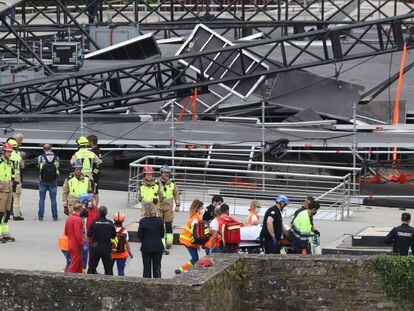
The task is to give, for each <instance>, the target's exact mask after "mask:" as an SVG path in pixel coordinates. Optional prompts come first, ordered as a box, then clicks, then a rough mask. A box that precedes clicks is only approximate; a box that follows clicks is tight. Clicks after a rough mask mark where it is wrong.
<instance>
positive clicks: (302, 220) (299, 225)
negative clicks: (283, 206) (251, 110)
mask: <svg viewBox="0 0 414 311" xmlns="http://www.w3.org/2000/svg"><path fill="white" fill-rule="evenodd" d="M293 225H294V226H295V228H296V229H297V230H298V231H300V233H301V234H307V233H311V231H312V224H311V221H310V216H309V213H308V211H307V210H304V211H302V212H300V213H299V214H298V216H296V218H295V220H294V222H293Z"/></svg>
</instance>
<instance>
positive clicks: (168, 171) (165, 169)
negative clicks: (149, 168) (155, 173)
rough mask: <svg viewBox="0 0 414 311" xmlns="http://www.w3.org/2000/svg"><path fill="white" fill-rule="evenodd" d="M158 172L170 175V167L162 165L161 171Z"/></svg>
mask: <svg viewBox="0 0 414 311" xmlns="http://www.w3.org/2000/svg"><path fill="white" fill-rule="evenodd" d="M160 172H164V173H171V167H169V166H168V165H167V164H164V165H163V166H162V167H161V169H160Z"/></svg>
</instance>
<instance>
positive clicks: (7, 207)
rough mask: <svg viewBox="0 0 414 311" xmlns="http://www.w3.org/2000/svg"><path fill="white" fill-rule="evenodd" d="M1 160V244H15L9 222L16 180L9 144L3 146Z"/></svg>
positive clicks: (11, 148)
mask: <svg viewBox="0 0 414 311" xmlns="http://www.w3.org/2000/svg"><path fill="white" fill-rule="evenodd" d="M1 149H2V155H1V158H0V242H1V243H6V242H14V241H15V239H14V238H13V237H12V236H11V235H10V230H9V225H8V221H9V219H10V213H11V206H12V197H13V195H12V185H13V180H14V170H13V164H12V162H11V161H10V157H11V154H12V152H13V147H12V145H10V144H9V143H5V144H3V146H2V148H1Z"/></svg>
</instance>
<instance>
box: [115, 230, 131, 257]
mask: <svg viewBox="0 0 414 311" xmlns="http://www.w3.org/2000/svg"><path fill="white" fill-rule="evenodd" d="M121 228H122V227H121ZM121 228H119V230H121ZM124 231H125V228H124ZM116 232H117V233H119V231H118V230H117V231H116ZM123 234H125V233H123ZM125 238H126V237H125ZM111 256H112V259H124V258H128V256H129V254H128V250H127V248H126V243H125V250H124V251H123V252H122V253H111Z"/></svg>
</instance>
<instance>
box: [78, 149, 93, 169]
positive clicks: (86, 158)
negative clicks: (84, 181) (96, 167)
mask: <svg viewBox="0 0 414 311" xmlns="http://www.w3.org/2000/svg"><path fill="white" fill-rule="evenodd" d="M75 156H76V158H77V159H78V160H80V161H81V162H82V166H83V168H82V173H83V174H84V175H85V174H91V173H92V168H93V160H94V158H95V154H94V153H93V152H92V151H90V150H88V149H85V148H82V149H79V150H78V151H77V152H76V153H75Z"/></svg>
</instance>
